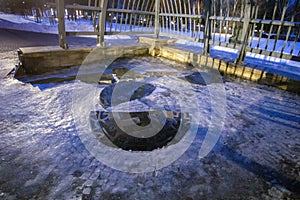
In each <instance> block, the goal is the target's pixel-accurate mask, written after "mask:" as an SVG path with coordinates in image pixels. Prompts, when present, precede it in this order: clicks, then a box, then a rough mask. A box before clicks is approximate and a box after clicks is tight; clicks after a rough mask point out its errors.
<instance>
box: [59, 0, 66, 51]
mask: <svg viewBox="0 0 300 200" xmlns="http://www.w3.org/2000/svg"><path fill="white" fill-rule="evenodd" d="M56 10H57V18H58V37H59V39H58V40H59V46H60V47H61V48H63V49H67V48H68V45H67V42H66V27H65V1H64V0H56Z"/></svg>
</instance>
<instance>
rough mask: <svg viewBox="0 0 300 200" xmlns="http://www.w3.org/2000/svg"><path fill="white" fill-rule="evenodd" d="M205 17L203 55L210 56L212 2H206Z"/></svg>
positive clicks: (209, 0) (208, 0)
mask: <svg viewBox="0 0 300 200" xmlns="http://www.w3.org/2000/svg"><path fill="white" fill-rule="evenodd" d="M204 9H205V12H204V16H205V27H204V48H203V54H204V55H209V53H210V44H209V40H210V37H211V29H210V27H211V24H210V23H211V20H210V18H209V17H210V15H211V0H206V1H204Z"/></svg>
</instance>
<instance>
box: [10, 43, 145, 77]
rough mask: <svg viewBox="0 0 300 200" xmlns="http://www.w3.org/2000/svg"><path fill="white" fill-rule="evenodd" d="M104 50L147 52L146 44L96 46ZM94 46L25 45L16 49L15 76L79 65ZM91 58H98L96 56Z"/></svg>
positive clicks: (112, 53)
mask: <svg viewBox="0 0 300 200" xmlns="http://www.w3.org/2000/svg"><path fill="white" fill-rule="evenodd" d="M96 48H100V49H104V50H105V55H108V56H109V55H117V54H118V55H119V54H122V55H124V56H134V55H145V54H148V53H149V47H148V46H147V45H137V46H126V47H125V48H124V47H122V48H120V47H115V46H114V47H96ZM96 48H78V49H67V50H65V49H61V48H60V47H57V46H54V47H53V46H48V47H27V48H20V49H19V50H18V55H19V69H18V70H17V72H16V74H15V76H16V77H19V76H22V75H24V74H32V75H37V74H43V73H47V72H51V71H54V70H60V69H64V68H67V67H71V66H78V65H81V64H82V62H83V61H84V60H85V58H86V57H87V56H88V55H89V54H90V53H91V52H92V51H94V50H95V49H96ZM93 59H95V60H96V59H98V57H97V56H96V57H95V58H93Z"/></svg>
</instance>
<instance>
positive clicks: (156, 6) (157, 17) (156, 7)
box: [154, 0, 160, 38]
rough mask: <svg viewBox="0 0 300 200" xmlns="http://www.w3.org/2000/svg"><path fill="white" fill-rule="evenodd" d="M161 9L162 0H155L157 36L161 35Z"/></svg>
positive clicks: (155, 33) (155, 29)
mask: <svg viewBox="0 0 300 200" xmlns="http://www.w3.org/2000/svg"><path fill="white" fill-rule="evenodd" d="M159 11H160V0H155V28H154V35H155V37H156V38H158V36H159V28H160V25H159V13H160V12H159Z"/></svg>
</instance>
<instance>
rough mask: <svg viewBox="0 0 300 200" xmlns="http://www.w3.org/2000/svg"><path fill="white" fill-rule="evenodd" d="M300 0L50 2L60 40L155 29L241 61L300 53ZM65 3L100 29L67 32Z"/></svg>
mask: <svg viewBox="0 0 300 200" xmlns="http://www.w3.org/2000/svg"><path fill="white" fill-rule="evenodd" d="M299 4H300V2H299V0H264V1H258V0H256V1H255V0H214V1H213V0H110V1H108V0H89V1H88V5H65V4H64V0H56V4H54V5H53V4H49V6H53V7H54V6H55V7H56V8H57V15H58V20H59V38H60V46H61V47H63V48H66V47H67V44H66V39H65V38H66V36H68V35H97V36H98V43H99V44H103V42H104V35H108V34H154V35H155V36H156V37H158V36H159V35H167V36H172V37H175V38H183V39H188V40H192V41H194V42H195V43H199V44H202V48H203V51H202V52H203V54H209V53H210V50H211V45H214V46H222V47H227V48H231V49H235V50H236V51H237V52H238V56H237V58H236V62H242V61H243V60H244V58H245V55H246V53H247V52H253V53H258V54H262V55H267V56H273V57H277V58H285V59H295V60H299V58H300V53H299V52H300V37H299V34H300V22H299V21H300V12H299V10H300V5H299ZM65 9H73V10H82V11H85V12H88V13H90V15H91V17H93V22H94V32H66V31H65V24H64V19H65V13H64V11H65ZM199 46H201V45H199Z"/></svg>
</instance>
